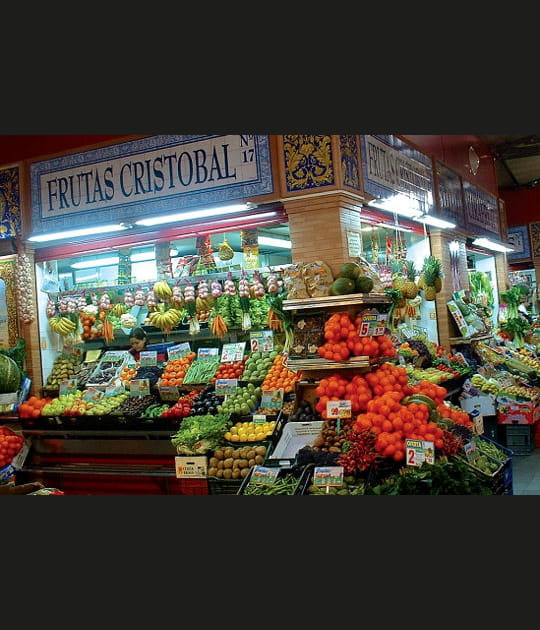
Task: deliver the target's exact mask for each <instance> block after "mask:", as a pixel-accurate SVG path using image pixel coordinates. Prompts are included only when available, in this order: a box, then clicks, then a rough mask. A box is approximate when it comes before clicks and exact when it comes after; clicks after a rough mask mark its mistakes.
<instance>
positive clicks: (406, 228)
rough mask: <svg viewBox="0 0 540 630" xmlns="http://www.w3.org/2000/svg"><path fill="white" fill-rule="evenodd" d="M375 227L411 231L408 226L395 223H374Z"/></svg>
mask: <svg viewBox="0 0 540 630" xmlns="http://www.w3.org/2000/svg"><path fill="white" fill-rule="evenodd" d="M375 225H376V227H382V228H387V229H388V230H397V231H398V232H412V229H411V228H409V227H403V226H401V225H397V224H395V223H382V222H381V223H375Z"/></svg>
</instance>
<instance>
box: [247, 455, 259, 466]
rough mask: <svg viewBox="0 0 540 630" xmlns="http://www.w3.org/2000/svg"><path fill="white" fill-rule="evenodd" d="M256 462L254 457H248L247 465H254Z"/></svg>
mask: <svg viewBox="0 0 540 630" xmlns="http://www.w3.org/2000/svg"><path fill="white" fill-rule="evenodd" d="M256 463H257V462H256V461H255V457H252V458H251V459H248V466H249V467H250V468H251V467H252V466H255V464H256Z"/></svg>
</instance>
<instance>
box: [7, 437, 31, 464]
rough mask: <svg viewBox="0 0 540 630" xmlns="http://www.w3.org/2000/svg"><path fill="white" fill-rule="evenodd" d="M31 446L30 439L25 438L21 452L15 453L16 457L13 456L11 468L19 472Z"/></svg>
mask: <svg viewBox="0 0 540 630" xmlns="http://www.w3.org/2000/svg"><path fill="white" fill-rule="evenodd" d="M31 446H32V438H30V437H27V438H26V439H25V441H24V442H23V445H22V447H21V450H20V451H19V452H18V453H17V455H15V457H14V458H13V460H12V461H11V465H12V466H13V468H15V469H16V470H20V469H21V468H22V467H23V466H24V462H25V460H26V457H27V455H28V453H29V452H30V448H31Z"/></svg>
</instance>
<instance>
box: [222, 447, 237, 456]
mask: <svg viewBox="0 0 540 630" xmlns="http://www.w3.org/2000/svg"><path fill="white" fill-rule="evenodd" d="M233 453H234V449H233V448H232V447H231V446H227V448H224V449H223V456H224V459H228V458H229V457H232V455H233Z"/></svg>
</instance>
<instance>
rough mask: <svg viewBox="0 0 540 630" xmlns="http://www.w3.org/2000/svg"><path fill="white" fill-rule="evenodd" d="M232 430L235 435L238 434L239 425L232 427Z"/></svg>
mask: <svg viewBox="0 0 540 630" xmlns="http://www.w3.org/2000/svg"><path fill="white" fill-rule="evenodd" d="M230 432H231V433H232V434H233V435H236V434H237V433H238V427H237V426H234V427H231V431H230Z"/></svg>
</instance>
